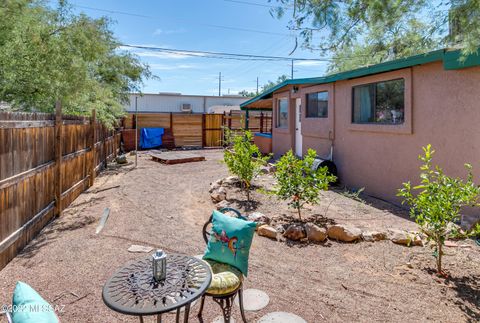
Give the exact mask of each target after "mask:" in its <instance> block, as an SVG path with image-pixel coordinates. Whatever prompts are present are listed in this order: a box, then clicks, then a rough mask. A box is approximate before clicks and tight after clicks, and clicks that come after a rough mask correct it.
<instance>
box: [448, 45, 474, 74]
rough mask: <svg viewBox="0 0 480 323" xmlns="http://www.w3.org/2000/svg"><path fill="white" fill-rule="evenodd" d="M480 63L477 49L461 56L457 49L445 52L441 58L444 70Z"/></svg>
mask: <svg viewBox="0 0 480 323" xmlns="http://www.w3.org/2000/svg"><path fill="white" fill-rule="evenodd" d="M478 65H480V53H479V52H478V51H477V52H476V53H474V54H470V55H468V56H466V57H464V58H462V53H461V52H460V51H458V50H456V51H449V52H445V55H444V58H443V68H444V69H445V70H459V69H462V68H467V67H472V66H478Z"/></svg>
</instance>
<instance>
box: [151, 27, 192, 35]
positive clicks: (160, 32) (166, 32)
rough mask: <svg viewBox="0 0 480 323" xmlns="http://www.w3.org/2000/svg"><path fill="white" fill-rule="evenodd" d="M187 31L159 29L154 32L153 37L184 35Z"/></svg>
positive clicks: (181, 29)
mask: <svg viewBox="0 0 480 323" xmlns="http://www.w3.org/2000/svg"><path fill="white" fill-rule="evenodd" d="M185 31H186V30H185V29H183V28H180V29H161V28H157V29H155V31H154V32H153V35H154V36H158V35H171V34H180V33H184V32H185Z"/></svg>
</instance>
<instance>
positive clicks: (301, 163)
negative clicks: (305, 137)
mask: <svg viewBox="0 0 480 323" xmlns="http://www.w3.org/2000/svg"><path fill="white" fill-rule="evenodd" d="M316 156H317V152H316V151H315V150H313V149H309V150H308V152H307V155H306V156H305V157H304V158H303V159H300V158H297V157H296V156H295V155H294V154H293V152H292V150H289V151H288V152H287V153H286V154H285V155H283V156H282V158H280V160H279V161H278V163H277V164H276V166H277V170H276V172H275V178H276V179H277V181H278V185H277V187H276V188H275V190H274V194H275V195H277V196H278V197H279V198H280V199H282V200H288V201H289V202H288V205H289V206H290V207H292V208H294V209H296V210H297V212H298V217H299V218H300V219H301V218H302V209H303V206H304V205H305V204H306V203H309V204H312V205H315V204H318V202H319V200H320V191H322V190H327V189H328V184H329V183H331V182H334V181H335V180H336V177H335V176H333V175H329V174H328V169H327V167H322V168H319V169H313V167H312V166H313V162H314V160H315V157H316Z"/></svg>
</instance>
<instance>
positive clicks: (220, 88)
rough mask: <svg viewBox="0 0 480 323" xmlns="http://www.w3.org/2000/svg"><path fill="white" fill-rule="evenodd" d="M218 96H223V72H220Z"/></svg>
mask: <svg viewBox="0 0 480 323" xmlns="http://www.w3.org/2000/svg"><path fill="white" fill-rule="evenodd" d="M218 96H222V72H218Z"/></svg>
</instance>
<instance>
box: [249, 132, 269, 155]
mask: <svg viewBox="0 0 480 323" xmlns="http://www.w3.org/2000/svg"><path fill="white" fill-rule="evenodd" d="M253 143H254V144H255V145H256V146H257V147H258V149H259V150H260V152H261V153H262V154H265V155H266V154H270V153H271V152H272V134H271V133H255V135H254V137H253Z"/></svg>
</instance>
